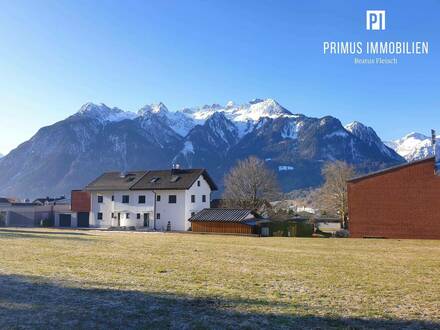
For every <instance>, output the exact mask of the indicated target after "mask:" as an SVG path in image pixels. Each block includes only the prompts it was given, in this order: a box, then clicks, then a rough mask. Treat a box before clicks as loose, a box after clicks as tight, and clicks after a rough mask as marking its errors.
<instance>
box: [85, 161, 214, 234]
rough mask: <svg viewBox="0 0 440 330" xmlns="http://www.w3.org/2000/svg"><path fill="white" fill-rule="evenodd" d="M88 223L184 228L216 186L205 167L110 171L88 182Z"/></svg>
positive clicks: (160, 228) (208, 198) (162, 228)
mask: <svg viewBox="0 0 440 330" xmlns="http://www.w3.org/2000/svg"><path fill="white" fill-rule="evenodd" d="M86 190H87V191H89V192H90V198H91V209H90V215H89V226H90V227H98V228H108V227H119V226H134V227H136V228H142V227H143V228H150V229H156V230H167V229H171V230H177V231H186V230H188V229H189V228H190V226H191V224H190V222H189V221H188V219H189V218H190V217H191V216H192V215H194V214H195V213H197V212H199V211H201V210H202V209H204V208H209V206H210V200H211V192H212V191H213V190H217V187H216V185H215V183H214V181H213V180H212V179H211V178H210V176H209V175H208V173H207V171H206V170H204V169H171V170H155V171H139V172H128V173H119V172H109V173H104V174H102V175H101V176H100V177H99V178H97V179H96V180H94V181H93V182H91V183H90V184H89V185H87V187H86Z"/></svg>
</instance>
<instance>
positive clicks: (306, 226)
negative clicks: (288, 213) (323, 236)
mask: <svg viewBox="0 0 440 330" xmlns="http://www.w3.org/2000/svg"><path fill="white" fill-rule="evenodd" d="M312 235H313V224H311V223H297V224H296V233H295V236H296V237H312Z"/></svg>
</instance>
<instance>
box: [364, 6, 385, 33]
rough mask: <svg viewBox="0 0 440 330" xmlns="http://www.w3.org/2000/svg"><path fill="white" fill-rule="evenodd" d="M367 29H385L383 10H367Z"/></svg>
mask: <svg viewBox="0 0 440 330" xmlns="http://www.w3.org/2000/svg"><path fill="white" fill-rule="evenodd" d="M367 30H385V10H367Z"/></svg>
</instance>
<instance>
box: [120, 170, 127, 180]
mask: <svg viewBox="0 0 440 330" xmlns="http://www.w3.org/2000/svg"><path fill="white" fill-rule="evenodd" d="M125 176H126V173H125V171H121V173H119V177H120V178H121V179H123V178H125Z"/></svg>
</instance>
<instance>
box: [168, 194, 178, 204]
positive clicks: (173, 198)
mask: <svg viewBox="0 0 440 330" xmlns="http://www.w3.org/2000/svg"><path fill="white" fill-rule="evenodd" d="M176 202H177V196H176V195H169V196H168V203H170V204H176Z"/></svg>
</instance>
